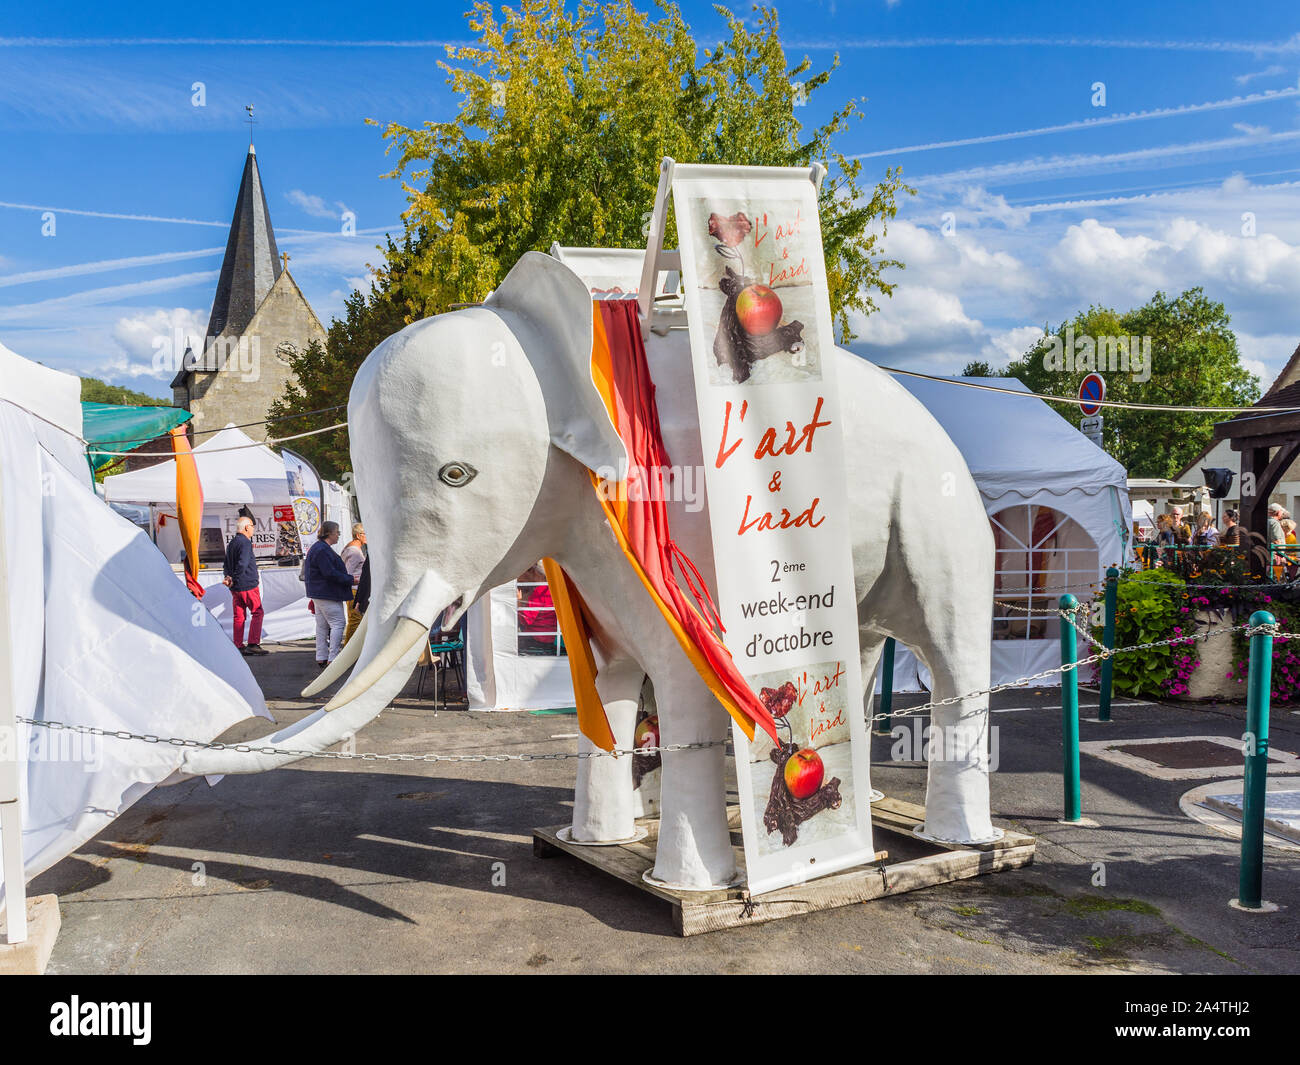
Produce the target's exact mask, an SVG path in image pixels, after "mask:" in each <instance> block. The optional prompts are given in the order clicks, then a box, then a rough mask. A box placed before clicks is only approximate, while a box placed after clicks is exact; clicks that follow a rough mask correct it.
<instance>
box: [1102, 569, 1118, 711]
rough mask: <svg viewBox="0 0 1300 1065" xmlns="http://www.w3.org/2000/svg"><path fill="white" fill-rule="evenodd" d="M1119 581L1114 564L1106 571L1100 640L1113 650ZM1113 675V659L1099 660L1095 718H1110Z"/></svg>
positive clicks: (1108, 648) (1109, 649) (1107, 648)
mask: <svg viewBox="0 0 1300 1065" xmlns="http://www.w3.org/2000/svg"><path fill="white" fill-rule="evenodd" d="M1118 583H1119V570H1117V569H1116V568H1115V567H1114V566H1111V567H1110V569H1108V570H1107V571H1106V618H1105V620H1104V621H1103V622H1102V629H1101V642H1102V645H1103V646H1104V647H1105V648H1106V650H1108V651H1113V650H1115V598H1116V594H1117V589H1116V586H1117V584H1118ZM1114 675H1115V660H1114V659H1112V658H1103V659H1102V660H1101V695H1100V697H1099V699H1098V706H1097V720H1098V721H1109V720H1110V689H1111V685H1112V682H1113V680H1114Z"/></svg>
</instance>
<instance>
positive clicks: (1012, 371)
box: [1002, 288, 1259, 477]
mask: <svg viewBox="0 0 1300 1065" xmlns="http://www.w3.org/2000/svg"><path fill="white" fill-rule="evenodd" d="M1230 321H1231V319H1230V318H1229V316H1228V313H1227V312H1226V310H1225V309H1224V306H1223V304H1222V303H1218V302H1216V301H1214V300H1211V299H1210V298H1208V297H1207V296H1206V295H1205V292H1204V291H1203V290H1202V289H1201V288H1191V289H1188V290H1187V291H1186V292H1183V293H1182V294H1181V295H1178V296H1175V297H1174V298H1172V299H1170V298H1169V297H1168V296H1166V295H1165V293H1163V292H1157V293H1156V294H1155V295H1154V296H1152V297H1151V299H1150V301H1148V302H1147V303H1146V304H1144V305H1143V306H1141V307H1137V308H1135V309H1134V310H1130V311H1127V312H1125V313H1122V314H1121V313H1119V312H1117V311H1115V310H1112V309H1110V308H1106V307H1096V306H1093V307H1089V308H1088V309H1087V310H1086V311H1080V312H1079V313H1078V314H1076V315H1075V316H1074V318H1072V319H1070V320H1069V321H1067V322H1062V323H1061V325H1060V327H1059V328H1057V329H1056V331H1055V332H1054V333H1050V334H1048V335H1047V336H1045V337H1044V338H1043V339H1041V340H1040V341H1038V342H1037V343H1036V344H1035V345H1034V346H1033V347H1032V348H1031V349H1030V350H1029V351H1028V352H1026V353H1025V355H1024V356H1023V357H1022V358H1020V359H1017V360H1015V361H1014V362H1012V363H1011V364H1010V365H1009V366H1008V367H1007V368H1006V370H1004V371H1002V373H1003V374H1005V375H1006V376H1009V377H1017V378H1019V379H1020V380H1021V381H1023V382H1024V383H1025V384H1026V385H1028V386H1029V387H1030V389H1032V390H1033V391H1035V392H1045V393H1049V394H1052V395H1058V396H1070V395H1077V394H1078V390H1079V385H1080V384H1081V383H1082V382H1083V378H1084V376H1085V375H1086V374H1087V373H1088V372H1089V371H1090V370H1093V369H1095V370H1096V371H1097V372H1098V373H1100V374H1101V375H1102V376H1103V377H1105V379H1106V398H1107V399H1108V400H1109V399H1114V400H1120V401H1124V402H1129V403H1163V404H1170V405H1175V406H1188V407H1239V406H1248V405H1249V404H1251V403H1254V402H1255V400H1257V399H1258V398H1259V380H1258V379H1257V378H1256V377H1255V376H1254V375H1253V374H1251V373H1249V372H1248V371H1247V370H1246V369H1245V367H1243V366H1242V365H1241V353H1240V352H1239V351H1238V350H1237V338H1236V336H1235V335H1234V334H1233V332H1232V330H1231V329H1230V328H1229V323H1230ZM1117 337H1120V338H1129V347H1130V349H1131V348H1132V347H1133V346H1134V343H1136V344H1137V345H1138V350H1139V351H1145V350H1146V349H1147V345H1148V341H1149V350H1150V365H1149V366H1147V367H1146V368H1143V367H1142V365H1141V360H1142V358H1143V356H1141V355H1138V356H1137V357H1136V358H1135V356H1134V354H1133V352H1132V351H1131V350H1130V352H1129V353H1128V369H1127V370H1124V369H1122V368H1121V364H1120V362H1119V356H1118V353H1117V351H1116V350H1115V345H1114V342H1113V341H1112V340H1111V338H1117ZM1071 343H1072V344H1073V347H1074V351H1073V352H1072V355H1073V358H1072V359H1071V360H1070V364H1069V365H1062V363H1063V362H1064V359H1063V356H1064V355H1065V352H1066V349H1067V347H1068V346H1069V345H1070V344H1071ZM1089 350H1091V352H1092V355H1091V358H1092V362H1091V363H1087V362H1086V361H1083V364H1082V365H1081V360H1085V356H1087V354H1088V352H1089ZM1103 360H1104V361H1103ZM1112 361H1113V362H1114V365H1113V366H1112V365H1111V363H1112ZM1052 407H1053V409H1054V410H1056V411H1057V413H1058V414H1060V415H1061V416H1062V417H1063V418H1065V419H1066V420H1067V421H1070V422H1071V423H1076V422H1077V420H1078V417H1079V411H1078V408H1077V407H1071V406H1067V405H1065V404H1052ZM1101 413H1102V416H1103V424H1104V430H1103V437H1102V440H1103V443H1104V445H1105V448H1106V450H1107V451H1108V452H1109V453H1110V454H1111V455H1113V456H1114V457H1115V458H1116V459H1117V460H1118V461H1119V462H1120V463H1121V464H1122V465H1123V466H1124V467H1125V468H1126V469H1127V470H1128V471H1129V475H1130V476H1133V477H1174V476H1176V475H1177V474H1178V473H1179V472H1181V471H1182V470H1183V469H1184V468H1185V467H1186V466H1187V465H1188V464H1189V463H1190V462H1191V461H1192V460H1193V459H1194V458H1196V456H1197V454H1198V453H1199V452H1200V451H1201V450H1202V449H1203V448H1204V447H1205V446H1206V445H1208V444H1209V443H1210V441H1211V440H1212V439H1213V436H1214V423H1215V422H1216V421H1222V420H1223V419H1224V418H1226V417H1229V415H1224V414H1194V413H1179V412H1168V411H1150V412H1143V411H1135V410H1124V409H1121V408H1114V407H1106V408H1103V409H1102V412H1101Z"/></svg>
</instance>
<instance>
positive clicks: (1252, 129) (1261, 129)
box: [1232, 122, 1268, 137]
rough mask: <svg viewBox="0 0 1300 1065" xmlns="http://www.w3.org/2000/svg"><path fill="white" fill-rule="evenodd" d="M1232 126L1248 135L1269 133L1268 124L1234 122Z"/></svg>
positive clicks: (1254, 135)
mask: <svg viewBox="0 0 1300 1065" xmlns="http://www.w3.org/2000/svg"><path fill="white" fill-rule="evenodd" d="M1232 128H1233V129H1235V130H1237V131H1238V132H1240V133H1244V134H1246V136H1247V137H1263V136H1265V135H1266V134H1267V133H1268V127H1267V126H1252V125H1251V124H1250V123H1249V122H1234V123H1233V124H1232Z"/></svg>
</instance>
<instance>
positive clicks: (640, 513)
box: [548, 300, 780, 749]
mask: <svg viewBox="0 0 1300 1065" xmlns="http://www.w3.org/2000/svg"><path fill="white" fill-rule="evenodd" d="M592 317H593V324H594V327H595V329H594V342H593V344H592V356H591V371H592V380H593V381H594V382H595V385H596V388H597V390H598V391H599V392H600V395H601V398H602V399H603V400H604V402H605V407H606V409H607V410H608V412H609V416H610V420H611V421H612V422H613V424H614V425H615V427H616V428H617V429H618V433H619V436H620V437H621V438H622V440H623V443H624V446H625V447H626V448H627V453H628V458H629V461H630V463H631V466H630V470H629V475H628V481H627V482H626V483H625V484H624V485H611V484H608V483H607V482H604V481H601V480H599V479H598V478H597V477H596V475H595V474H594V473H593V474H592V475H591V477H592V484H593V487H594V488H595V491H596V495H597V497H598V498H599V499H600V502H601V506H602V507H604V509H605V512H606V514H607V515H608V516H609V520H610V526H611V527H612V528H613V530H614V535H615V536H616V537H617V538H618V542H619V546H620V547H621V548H622V550H623V554H624V555H625V556H626V558H627V561H628V564H629V565H630V566H631V567H632V569H633V571H634V572H635V573H636V575H637V576H638V577H639V578H640V580H641V583H642V584H643V585H645V588H646V590H647V591H648V592H649V593H650V598H651V599H652V601H653V602H654V604H655V606H656V607H658V608H659V611H660V613H662V614H663V617H664V621H665V622H666V623H667V624H668V627H669V629H670V630H671V631H672V633H673V635H674V636H675V637H676V638H677V642H678V643H679V644H680V645H681V647H682V650H683V651H685V653H686V657H687V658H688V659H689V660H690V662H691V664H692V665H693V666H695V668H696V670H697V671H698V672H699V674H700V677H701V678H702V679H703V680H704V683H705V684H706V685H708V687H709V690H710V691H712V692H713V694H714V695H715V696H716V697H717V699H718V701H719V702H720V703H721V704H722V706H723V708H724V709H725V710H726V711H727V713H729V714H730V715H731V717H732V718H733V719H734V720H735V721H736V723H737V724H738V725H739V726H740V728H741V730H742V731H743V732H744V734H745V735H746V736H747V737H749V738H750V739H753V736H754V726H755V725H758V726H760V727H761V728H762V729H763V730H764V731H765V732H767V733H768V735H770V736H771V737H772V739H773V741H774V742H776V743H780V740H779V739H778V738H777V732H776V722H775V721H773V720H772V715H771V714H769V713H768V711H767V708H766V707H764V706H763V704H762V702H760V701H759V699H758V696H756V695H755V694H754V692H753V690H752V689H751V688H750V687H749V685H748V684H747V683H746V682H745V678H744V676H743V675H742V674H741V672H740V670H739V669H738V668H737V666H736V663H735V662H734V660H733V659H732V657H731V652H730V651H728V650H727V648H726V646H725V645H724V644H723V642H722V639H721V633H722V631H723V629H722V623H721V620H720V619H718V617H717V612H716V610H715V609H714V607H713V603H712V600H711V599H710V598H709V593H708V590H707V589H706V588H705V586H704V582H703V580H702V578H701V577H700V575H699V573H698V572H697V571H696V569H695V566H694V564H692V563H691V561H690V559H689V558H687V556H686V555H685V553H684V552H682V551H681V549H680V548H678V546H677V545H676V543H674V541H673V539H672V534H671V532H670V530H669V528H668V510H667V506H666V502H665V500H666V496H667V492H666V490H665V485H664V478H665V476H668V475H670V474H669V470H668V468H669V466H670V461H669V457H668V453H667V451H666V449H665V448H664V444H663V437H662V435H661V433H660V429H659V413H658V410H657V408H656V407H655V401H654V383H653V382H652V381H651V379H650V368H649V365H648V363H647V362H646V355H645V347H644V345H643V344H642V342H641V330H640V323H639V321H638V319H637V310H636V303H635V301H633V300H595V301H593V304H592ZM679 573H680V575H681V578H682V579H684V580H685V582H686V587H687V589H688V590H689V593H690V598H688V596H687V592H686V591H683V589H682V587H681V584H680V583H679V578H678V575H679ZM548 580H550V576H549V573H548ZM556 583H568V582H567V578H566V579H565V581H564V582H556ZM552 594H556V589H555V585H554V584H552ZM692 599H694V602H691V600H692ZM557 602H558V598H557ZM705 610H707V611H708V613H709V615H710V618H707V619H706V617H705V616H704V614H703V613H702V611H705ZM563 621H564V619H563V617H561V622H562V625H563ZM569 624H570V625H572V626H573V629H574V631H573V633H572V635H571V633H570V631H569V630H567V629H564V628H563V627H562V629H561V631H563V632H564V638H565V645H566V646H567V647H568V648H569V655H570V669H571V670H573V672H574V686H575V689H576V688H577V687H578V686H579V683H580V671H579V670H575V669H574V667H573V663H572V658H573V654H574V645H575V643H576V642H580V641H583V642H584V643H585V641H584V639H583V638H584V636H585V633H582V632H579V631H578V629H579V626H578V625H577V624H575V622H574V621H573V620H572V619H571V620H570V622H569ZM587 653H588V654H589V653H590V652H589V651H588V652H587ZM592 678H593V680H594V671H593V674H592ZM582 683H584V684H590V682H588V681H586V680H585V679H583V680H582ZM584 697H585V698H589V699H595V700H596V701H597V702H598V701H599V700H598V697H597V696H596V694H595V689H594V687H591V688H590V690H589V692H588V693H586V695H585V696H584ZM579 709H581V707H579ZM600 718H601V721H602V722H603V724H604V731H605V733H606V734H608V731H609V725H608V722H607V721H605V720H604V711H603V709H602V711H601V715H600ZM581 725H582V722H581V719H580V720H579V727H581ZM583 734H584V735H586V736H587V738H588V739H590V740H591V741H592V742H593V743H596V744H598V745H599V742H600V741H599V740H598V739H597V736H596V735H593V734H592V733H591V732H588V731H587V730H586V729H584V730H583ZM606 749H608V748H606Z"/></svg>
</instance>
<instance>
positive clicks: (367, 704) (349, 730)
mask: <svg viewBox="0 0 1300 1065" xmlns="http://www.w3.org/2000/svg"><path fill="white" fill-rule="evenodd" d="M451 600H452V596H451V594H450V591H449V589H448V587H447V585H446V584H445V582H443V581H442V580H441V579H439V578H438V577H437V576H436V575H435V574H434V573H433V572H432V571H427V572H426V573H425V574H424V575H423V576H422V577H421V578H420V580H419V581H417V582H416V583H415V587H414V588H413V589H412V591H411V593H410V594H409V595H408V596H407V597H406V599H405V600H404V601H403V602H402V604H401V605H400V606H399V607H398V608H397V609H396V610H394V611H393V613H392V614H391V615H390V616H389V617H388V618H386V619H385V620H384V621H383V622H382V623H380V624H378V625H375V626H374V627H373V628H372V627H370V626H367V632H366V633H365V644H364V646H363V647H362V648H361V654H360V656H359V659H358V662H357V666H356V668H355V670H354V672H353V675H352V678H351V679H350V680H349V681H348V683H347V684H346V685H345V686H344V688H343V690H342V691H341V692H340V693H339V694H338V695H337V696H335V698H334V699H333V700H332V701H331V702H330V703H328V704H327V705H326V706H324V707H322V708H321V709H319V710H317V711H316V712H315V713H313V714H309V715H308V716H307V717H305V718H303V719H302V720H301V721H298V722H295V723H294V724H292V725H290V726H289V727H288V728H284V729H281V730H280V731H279V732H276V733H273V734H272V735H270V736H266V737H264V738H261V739H257V740H251V741H248V742H247V743H246V744H240V746H248V747H253V748H258V747H289V748H291V749H292V750H293V751H294V752H301V753H294V754H270V753H264V752H263V753H260V752H258V751H257V750H256V749H254V750H251V751H238V750H232V749H226V750H209V749H202V748H194V749H189V750H187V751H186V752H185V755H184V757H183V759H182V762H181V766H180V771H181V772H183V773H188V774H191V775H193V776H218V775H222V774H226V773H261V772H264V771H265V770H267V769H277V768H279V767H280V766H284V765H288V764H289V763H291V762H296V761H298V760H299V759H301V758H305V757H308V756H309V755H310V754H315V753H318V752H320V751H323V750H325V749H326V748H328V747H332V746H333V745H334V744H336V743H339V742H340V741H342V740H344V739H345V738H347V737H348V736H351V735H353V734H355V733H356V732H357V730H359V729H360V728H362V727H363V726H365V725H366V724H368V723H369V722H370V721H372V720H374V719H375V718H376V717H378V716H379V713H380V711H381V710H383V709H384V707H386V706H387V705H388V704H389V703H390V702H391V701H392V700H393V698H394V697H395V696H396V695H397V694H398V692H400V691H401V690H402V688H403V687H404V686H405V684H406V681H407V679H408V678H409V677H410V675H411V671H412V670H413V669H414V668H415V664H416V662H417V661H418V660H419V656H420V651H421V646H422V643H423V637H424V636H425V635H426V634H427V633H428V631H429V628H430V626H431V625H432V624H433V621H434V619H435V618H437V617H438V615H439V614H440V613H441V612H442V610H443V609H445V608H446V606H447V605H449V604H450V602H451ZM376 620H377V619H376ZM353 638H354V639H355V638H356V637H355V635H354V637H353Z"/></svg>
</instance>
